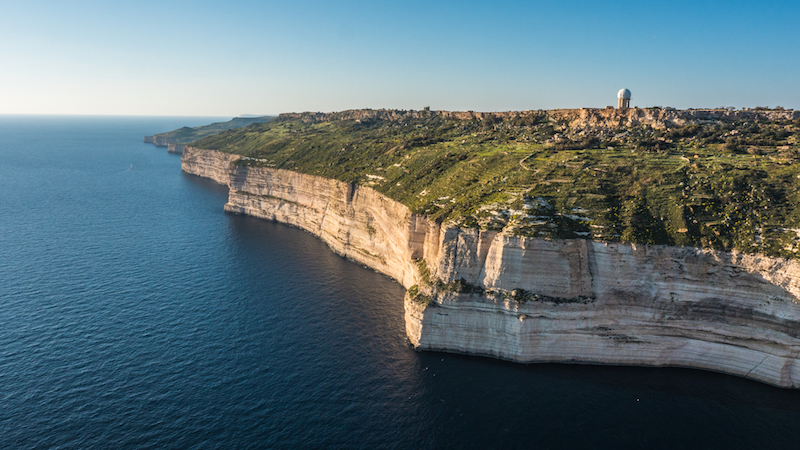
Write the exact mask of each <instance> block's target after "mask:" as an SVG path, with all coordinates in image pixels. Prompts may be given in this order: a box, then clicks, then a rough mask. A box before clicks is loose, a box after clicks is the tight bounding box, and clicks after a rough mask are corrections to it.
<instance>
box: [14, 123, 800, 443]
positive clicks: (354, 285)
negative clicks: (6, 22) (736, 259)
mask: <svg viewBox="0 0 800 450" xmlns="http://www.w3.org/2000/svg"><path fill="white" fill-rule="evenodd" d="M214 120H215V118H196V117H195V118H176V117H58V116H0V448H3V449H30V448H59V449H66V448H76V449H85V448H176V449H177V448H180V449H183V448H241V449H245V448H370V449H371V448H501V447H502V448H545V449H546V448H615V449H616V448H644V447H648V448H665V449H666V448H670V449H672V448H706V449H709V448H726V449H730V448H773V449H774V448H798V447H797V446H798V442H800V392H797V391H790V390H784V389H778V388H774V387H770V386H766V385H763V384H760V383H757V382H754V381H749V380H744V379H741V378H736V377H732V376H726V375H721V374H715V373H710V372H702V371H696V370H685V369H646V368H625V367H593V366H577V365H554V364H542V365H522V364H513V363H508V362H504V361H496V360H492V359H488V358H479V357H469V356H460V355H451V354H444V353H435V352H425V353H418V352H415V351H414V350H413V349H412V348H411V346H410V345H409V343H408V340H407V339H406V337H405V331H404V323H403V305H402V299H403V292H404V291H403V289H402V287H401V286H399V285H398V284H397V283H395V282H393V281H392V280H390V279H388V278H387V277H385V276H383V275H380V274H377V273H375V272H373V271H371V270H369V269H366V268H364V267H361V266H359V265H356V264H354V263H352V262H350V261H347V260H345V259H343V258H341V257H339V256H337V255H335V254H333V253H332V252H331V251H330V250H329V249H328V248H327V247H326V246H325V245H324V244H323V243H321V242H320V241H319V240H317V239H315V238H314V237H312V236H311V235H309V234H307V233H305V232H303V231H300V230H297V229H293V228H290V227H287V226H284V225H280V224H275V223H270V222H266V221H261V220H257V219H253V218H248V217H240V216H233V215H226V214H225V213H224V212H223V210H222V206H223V204H224V203H225V201H226V197H227V190H226V188H224V187H221V186H219V185H216V184H214V183H212V182H209V181H207V180H203V179H200V178H197V177H193V176H190V175H186V174H183V173H182V172H181V171H180V158H179V157H178V156H176V155H172V154H168V153H167V152H166V151H165V149H161V148H156V147H154V146H152V145H147V144H144V143H142V136H143V135H145V134H153V133H156V132H161V131H167V130H171V129H175V128H179V127H181V126H184V125H189V126H193V125H200V124H205V123H209V122H211V121H214Z"/></svg>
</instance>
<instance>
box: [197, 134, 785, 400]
mask: <svg viewBox="0 0 800 450" xmlns="http://www.w3.org/2000/svg"><path fill="white" fill-rule="evenodd" d="M238 158H239V157H238V155H232V154H226V153H221V152H217V151H212V150H202V149H197V148H193V147H190V146H187V147H186V148H185V149H184V153H183V157H182V170H183V171H185V172H187V173H190V174H194V175H198V176H202V177H206V178H211V179H213V180H214V181H216V182H218V183H221V184H226V185H228V186H229V188H230V194H229V199H228V203H227V204H226V205H225V210H226V211H227V212H230V213H236V214H247V215H252V216H255V217H260V218H263V219H267V220H274V221H277V222H281V223H286V224H289V225H293V226H296V227H299V228H301V229H304V230H306V231H309V232H311V233H312V234H314V235H315V236H317V237H319V238H320V239H322V240H323V241H324V242H326V243H327V244H328V245H329V246H330V247H331V249H332V250H333V251H334V252H336V253H338V254H340V255H343V256H345V257H347V258H349V259H352V260H354V261H356V262H358V263H360V264H363V265H366V266H368V267H370V268H373V269H374V270H376V271H378V272H381V273H384V274H386V275H388V276H390V277H392V278H394V279H395V280H397V281H398V282H399V283H400V284H402V285H403V286H404V287H405V288H406V289H408V292H407V294H406V298H405V311H406V313H405V319H406V330H407V334H408V337H409V339H410V341H411V343H412V344H413V345H414V346H415V347H416V348H418V349H431V350H441V351H450V352H458V353H467V354H475V355H483V356H490V357H495V358H502V359H508V360H512V361H517V362H526V363H527V362H565V363H588V364H621V365H644V366H680V367H693V368H700V369H706V370H713V371H718V372H724V373H729V374H734V375H739V376H743V377H746V378H751V379H755V380H759V381H762V382H765V383H769V384H773V385H777V386H782V387H794V388H797V387H800V359H799V358H798V355H800V335H799V334H800V331H799V330H800V327H799V326H798V325H800V305H798V304H797V301H798V300H797V299H798V297H800V264H798V263H797V262H794V261H791V260H785V259H780V258H769V257H763V256H758V255H746V254H740V253H727V252H719V251H712V250H704V249H696V248H686V247H668V246H658V245H636V244H623V243H600V242H593V241H587V240H544V239H534V238H520V237H515V236H510V235H506V234H503V233H502V232H496V231H480V230H477V229H461V228H457V227H454V226H448V225H447V224H444V225H440V224H437V223H435V222H432V221H430V220H428V219H427V218H426V217H425V216H422V215H415V214H411V212H410V211H409V210H408V208H406V207H405V206H403V205H401V204H400V203H398V202H395V201H393V200H391V199H389V198H387V197H385V196H383V195H382V194H379V193H377V192H376V191H374V190H372V189H371V188H369V187H365V186H359V185H355V184H349V183H344V182H340V181H336V180H331V179H327V178H323V177H317V176H312V175H305V174H301V173H298V172H292V171H288V170H277V169H270V168H260V167H248V166H241V165H233V164H231V163H232V161H235V160H236V159H238Z"/></svg>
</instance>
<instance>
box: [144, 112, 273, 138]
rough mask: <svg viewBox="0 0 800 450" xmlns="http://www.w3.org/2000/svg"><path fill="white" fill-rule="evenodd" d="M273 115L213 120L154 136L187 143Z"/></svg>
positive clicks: (269, 118) (270, 117)
mask: <svg viewBox="0 0 800 450" xmlns="http://www.w3.org/2000/svg"><path fill="white" fill-rule="evenodd" d="M273 118H274V116H263V117H235V118H233V119H231V120H229V121H227V122H215V123H212V124H209V125H203V126H200V127H193V128H192V127H183V128H178V129H177V130H173V131H168V132H166V133H160V134H157V135H155V136H157V137H163V138H165V139H166V140H167V142H170V143H178V144H188V143H190V142H194V141H197V140H200V139H203V138H204V137H207V136H211V135H214V134H217V133H220V132H222V131H226V130H233V129H236V128H242V127H246V126H248V125H250V124H253V123H264V122H268V121H270V120H271V119H273Z"/></svg>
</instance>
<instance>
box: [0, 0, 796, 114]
mask: <svg viewBox="0 0 800 450" xmlns="http://www.w3.org/2000/svg"><path fill="white" fill-rule="evenodd" d="M798 20H800V1H797V0H792V1H773V2H767V3H758V2H754V1H747V2H744V1H737V0H731V1H703V0H695V1H671V2H643V1H546V2H544V1H534V0H531V1H482V2H474V1H470V0H461V1H434V0H429V1H416V0H408V1H404V2H398V1H393V2H384V1H380V0H372V1H355V0H339V1H311V0H308V1H307V0H282V1H244V0H228V1H220V0H215V1H213V2H211V1H203V0H199V1H169V0H159V1H149V0H139V1H131V0H128V1H124V2H123V1H114V0H104V1H95V0H84V1H80V0H77V1H69V2H65V1H42V0H14V1H8V0H0V42H2V45H0V113H4V114H20V113H26V114H27V113H33V114H137V115H138V114H144V115H151V114H152V115H215V116H225V115H230V116H234V115H239V114H275V113H280V112H288V111H338V110H344V109H351V108H375V109H377V108H398V109H421V108H422V107H424V106H428V105H429V106H431V107H432V108H433V109H446V110H475V111H505V110H523V109H540V108H541V109H553V108H575V107H604V106H606V105H611V104H614V102H615V101H616V100H615V99H616V97H615V96H616V92H617V91H618V90H619V89H620V88H623V87H627V88H629V89H630V90H631V91H632V92H633V100H632V105H636V106H641V107H645V106H673V107H677V108H689V107H697V108H699V107H717V106H735V107H753V106H770V107H775V106H783V107H787V108H795V109H800V38H799V37H798V35H797V32H798V31H800V25H799V24H800V22H798Z"/></svg>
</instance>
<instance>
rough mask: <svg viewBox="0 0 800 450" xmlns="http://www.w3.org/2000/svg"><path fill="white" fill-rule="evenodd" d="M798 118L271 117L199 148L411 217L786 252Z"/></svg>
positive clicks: (792, 232) (796, 226)
mask: <svg viewBox="0 0 800 450" xmlns="http://www.w3.org/2000/svg"><path fill="white" fill-rule="evenodd" d="M798 130H800V120H795V121H781V122H753V123H744V122H742V123H734V122H730V123H721V122H717V123H706V124H693V125H689V126H684V127H680V128H673V129H661V130H659V129H653V128H651V127H649V126H645V125H638V126H636V127H629V128H624V127H620V128H619V129H612V130H609V129H594V130H592V129H571V128H570V127H569V125H568V124H566V123H563V122H561V123H559V122H554V121H553V120H550V119H548V116H547V114H546V113H542V112H526V113H520V114H517V115H508V114H507V115H505V117H499V116H498V117H494V116H492V115H489V116H486V117H483V118H482V119H481V120H477V119H475V120H457V119H449V118H445V117H442V116H441V115H437V114H434V113H428V114H425V113H421V112H417V113H416V114H406V115H403V114H400V117H399V118H395V119H392V120H381V119H379V118H377V117H372V116H370V115H369V114H365V117H364V118H363V119H353V118H352V114H351V115H349V116H348V115H340V116H337V115H336V114H334V115H329V116H326V117H325V118H324V119H321V120H320V119H314V118H311V117H302V116H300V117H279V118H278V119H275V120H273V121H271V122H268V123H263V124H255V125H251V126H249V127H246V128H242V129H238V130H231V131H225V132H222V133H220V134H217V135H214V136H211V137H208V138H205V139H203V140H201V141H199V142H197V143H196V144H194V145H195V146H197V147H200V148H206V149H214V150H220V151H224V152H231V153H238V154H241V155H242V156H243V158H242V159H241V160H239V162H238V163H239V164H249V165H263V166H269V167H275V168H282V169H290V170H295V171H300V172H304V173H310V174H315V175H321V176H325V177H330V178H336V179H339V180H342V181H346V182H354V183H359V184H362V185H368V186H372V187H373V188H374V189H376V190H377V191H379V192H381V193H383V194H385V195H387V196H389V197H391V198H393V199H395V200H397V201H400V202H402V203H403V204H405V205H407V206H408V207H409V208H411V210H412V211H414V212H416V213H423V214H427V215H429V216H430V217H432V218H434V219H436V220H438V221H453V222H455V223H458V224H461V225H463V226H470V227H475V226H478V227H481V228H484V229H497V230H500V229H505V230H506V231H507V232H510V233H514V234H518V235H525V236H536V237H545V238H548V237H550V238H587V239H595V240H605V241H628V242H639V243H654V244H669V245H689V246H698V247H709V248H716V249H726V250H730V249H736V250H740V251H745V252H761V253H765V254H769V255H774V256H778V255H780V256H787V257H794V256H795V255H796V254H797V253H798V250H800V238H799V237H798V236H800V210H798V208H797V207H796V205H798V202H800V193H798V188H800V166H798V164H797V161H800V146H799V145H798V141H797V134H798V133H799V132H800V131H798Z"/></svg>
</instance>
